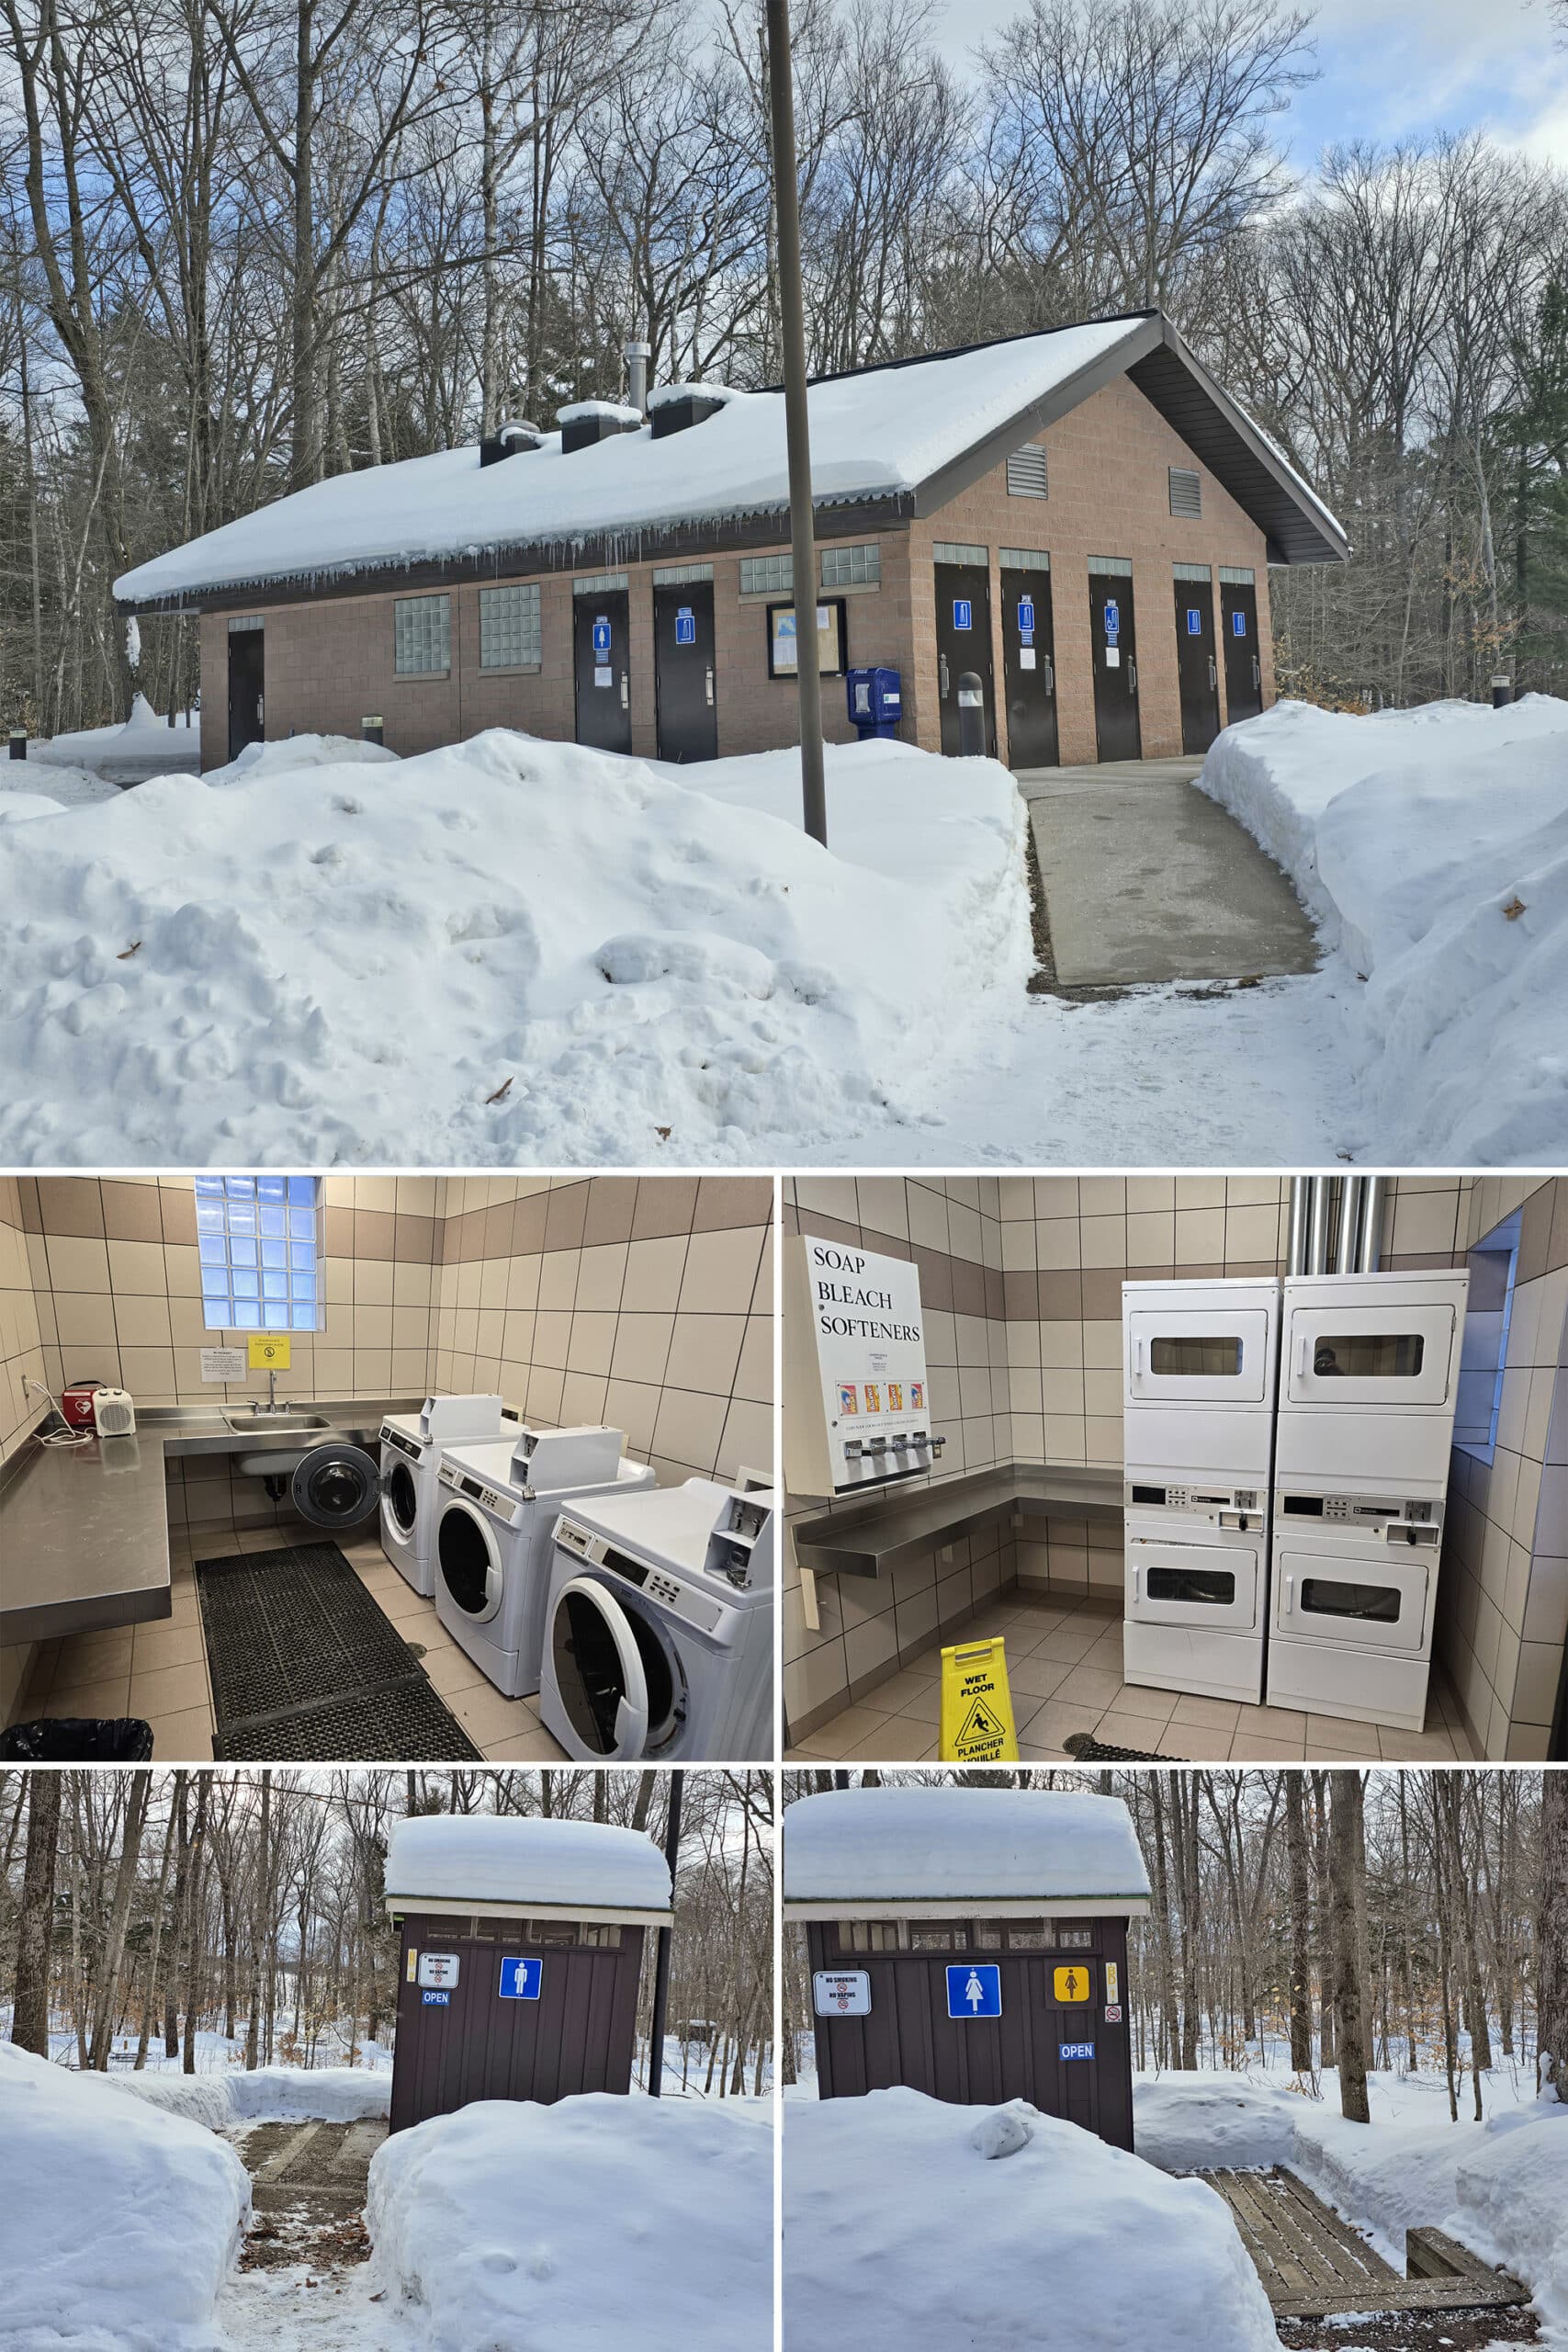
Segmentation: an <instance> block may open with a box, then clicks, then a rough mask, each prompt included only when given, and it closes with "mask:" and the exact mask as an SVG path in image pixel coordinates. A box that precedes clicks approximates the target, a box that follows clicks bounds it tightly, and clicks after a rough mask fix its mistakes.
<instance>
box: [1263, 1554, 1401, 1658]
mask: <svg viewBox="0 0 1568 2352" xmlns="http://www.w3.org/2000/svg"><path fill="white" fill-rule="evenodd" d="M1275 1574H1276V1577H1277V1586H1276V1592H1277V1598H1276V1600H1275V1605H1274V1623H1275V1627H1276V1630H1277V1631H1278V1632H1280V1633H1281V1634H1297V1635H1298V1636H1300V1637H1302V1638H1303V1639H1304V1638H1306V1637H1308V1636H1311V1637H1312V1638H1313V1639H1314V1640H1317V1641H1331V1642H1332V1641H1340V1642H1345V1643H1347V1644H1348V1645H1350V1646H1351V1647H1352V1648H1355V1649H1361V1650H1404V1651H1410V1650H1419V1649H1420V1648H1421V1646H1422V1645H1423V1643H1424V1642H1425V1640H1426V1637H1427V1600H1428V1595H1429V1590H1430V1586H1431V1574H1430V1571H1429V1569H1428V1568H1427V1566H1426V1565H1425V1563H1423V1562H1418V1561H1411V1560H1410V1559H1409V1558H1408V1557H1407V1556H1404V1555H1402V1554H1401V1552H1400V1550H1399V1549H1398V1547H1397V1546H1394V1545H1392V1544H1391V1545H1390V1546H1389V1547H1388V1556H1387V1557H1386V1559H1385V1558H1382V1557H1381V1556H1380V1555H1378V1554H1376V1553H1375V1552H1373V1551H1371V1548H1370V1547H1369V1554H1368V1556H1367V1557H1366V1558H1364V1559H1359V1560H1354V1559H1336V1558H1334V1557H1333V1556H1332V1555H1330V1554H1327V1553H1324V1552H1308V1551H1298V1550H1296V1549H1295V1548H1294V1547H1293V1546H1292V1547H1290V1548H1282V1549H1281V1550H1280V1551H1279V1552H1278V1553H1277V1554H1276V1556H1275Z"/></svg>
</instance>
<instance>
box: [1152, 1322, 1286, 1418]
mask: <svg viewBox="0 0 1568 2352" xmlns="http://www.w3.org/2000/svg"><path fill="white" fill-rule="evenodd" d="M1269 1321H1270V1317H1269V1311H1268V1309H1267V1308H1266V1307H1262V1306H1229V1307H1227V1306H1223V1305H1221V1304H1216V1305H1215V1306H1212V1307H1170V1306H1134V1308H1133V1309H1132V1311H1131V1313H1130V1314H1129V1315H1128V1317H1127V1320H1126V1327H1125V1333H1124V1341H1125V1347H1126V1365H1125V1370H1126V1381H1127V1395H1128V1397H1129V1398H1131V1399H1133V1400H1134V1401H1135V1402H1139V1403H1145V1404H1156V1403H1157V1404H1165V1405H1261V1404H1262V1403H1263V1401H1264V1397H1265V1395H1266V1385H1267V1382H1268V1377H1269Z"/></svg>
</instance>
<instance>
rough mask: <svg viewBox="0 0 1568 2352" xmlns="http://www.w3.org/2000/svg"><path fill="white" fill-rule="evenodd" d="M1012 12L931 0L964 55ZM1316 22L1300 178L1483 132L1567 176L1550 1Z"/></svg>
mask: <svg viewBox="0 0 1568 2352" xmlns="http://www.w3.org/2000/svg"><path fill="white" fill-rule="evenodd" d="M1016 5H1017V0H937V6H938V8H939V11H940V24H941V38H942V46H943V47H944V48H945V49H947V50H948V51H950V52H951V53H952V54H953V56H954V57H955V58H956V57H958V56H960V55H961V54H962V52H963V51H964V48H965V46H966V44H967V43H968V42H969V41H970V40H973V39H974V38H975V37H976V33H977V32H982V31H983V32H987V33H989V32H991V31H994V30H997V29H999V28H1000V27H1001V26H1003V25H1004V24H1005V23H1006V22H1007V21H1008V19H1009V17H1010V16H1012V15H1014V14H1015V13H1016ZM1304 5H1308V6H1310V5H1311V0H1304ZM1315 15H1316V24H1315V32H1316V37H1317V62H1318V65H1319V67H1320V68H1321V78H1320V79H1319V80H1318V81H1317V82H1315V83H1314V85H1313V86H1312V87H1311V88H1310V89H1308V90H1304V91H1303V92H1301V93H1300V94H1299V95H1298V96H1297V98H1296V100H1295V103H1294V105H1293V106H1292V109H1291V112H1290V114H1289V115H1288V116H1287V117H1286V118H1285V122H1284V135H1285V137H1286V139H1287V140H1288V141H1289V144H1290V147H1291V152H1292V160H1293V161H1294V162H1295V163H1296V164H1297V165H1298V166H1299V167H1300V168H1302V169H1306V168H1308V167H1310V165H1311V163H1312V160H1313V158H1314V155H1315V154H1316V153H1318V151H1319V150H1320V149H1321V148H1322V147H1323V146H1324V145H1325V144H1326V142H1327V141H1330V140H1332V139H1351V138H1361V139H1382V140H1388V139H1395V138H1401V137H1408V136H1415V135H1418V134H1421V133H1425V132H1430V131H1433V130H1472V129H1483V130H1489V131H1491V132H1492V133H1493V134H1494V135H1495V137H1496V138H1498V139H1500V140H1502V141H1506V143H1507V144H1508V145H1509V146H1513V147H1517V148H1519V149H1520V150H1522V151H1523V152H1524V153H1528V154H1530V155H1533V156H1535V157H1538V158H1539V159H1540V160H1541V161H1542V162H1551V163H1555V164H1559V165H1560V166H1562V167H1563V168H1565V169H1568V44H1565V39H1564V35H1565V32H1568V28H1565V27H1563V26H1562V23H1561V22H1560V20H1555V19H1554V18H1553V17H1552V15H1551V6H1550V0H1320V5H1319V6H1317V8H1316V11H1315Z"/></svg>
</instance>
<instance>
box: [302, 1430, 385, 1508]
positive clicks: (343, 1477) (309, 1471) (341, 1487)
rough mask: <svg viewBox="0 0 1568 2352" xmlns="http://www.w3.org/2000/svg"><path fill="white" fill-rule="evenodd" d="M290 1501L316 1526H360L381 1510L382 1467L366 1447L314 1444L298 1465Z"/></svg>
mask: <svg viewBox="0 0 1568 2352" xmlns="http://www.w3.org/2000/svg"><path fill="white" fill-rule="evenodd" d="M289 1499H290V1500H291V1502H292V1503H293V1505H294V1508H295V1510H297V1511H298V1512H299V1516H300V1518H301V1519H307V1520H309V1521H310V1525H311V1526H312V1527H326V1528H344V1527H358V1526H360V1525H361V1524H362V1523H363V1521H366V1520H367V1519H369V1518H371V1517H372V1516H373V1515H374V1513H375V1512H376V1511H377V1510H378V1509H379V1507H380V1501H381V1470H380V1465H379V1464H378V1463H377V1462H374V1461H373V1460H372V1459H371V1457H370V1455H369V1454H368V1453H366V1451H365V1448H364V1447H363V1446H362V1445H344V1444H341V1443H339V1444H336V1445H313V1446H312V1447H311V1448H310V1453H306V1454H302V1455H301V1456H300V1458H299V1462H298V1464H296V1466H295V1470H294V1476H293V1477H292V1478H291V1479H290V1481H289Z"/></svg>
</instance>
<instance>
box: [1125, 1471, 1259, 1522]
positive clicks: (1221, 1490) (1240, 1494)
mask: <svg viewBox="0 0 1568 2352" xmlns="http://www.w3.org/2000/svg"><path fill="white" fill-rule="evenodd" d="M1265 1500H1266V1498H1265V1495H1264V1492H1263V1489H1262V1488H1261V1487H1245V1486H1230V1485H1228V1484H1226V1483H1224V1481H1214V1482H1210V1481H1209V1480H1205V1481H1204V1482H1203V1483H1202V1484H1201V1486H1173V1485H1170V1484H1168V1483H1167V1482H1165V1481H1164V1480H1160V1479H1148V1478H1129V1479H1128V1481H1127V1483H1126V1487H1125V1488H1124V1489H1123V1493H1122V1501H1123V1503H1124V1504H1125V1506H1126V1508H1127V1510H1135V1511H1168V1512H1169V1514H1170V1515H1171V1517H1172V1518H1173V1519H1201V1520H1204V1521H1207V1522H1208V1524H1209V1525H1210V1526H1211V1527H1234V1528H1237V1529H1239V1530H1241V1531H1242V1532H1243V1533H1247V1532H1252V1531H1255V1530H1257V1529H1258V1528H1260V1527H1261V1526H1262V1524H1263V1515H1264V1505H1265Z"/></svg>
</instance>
